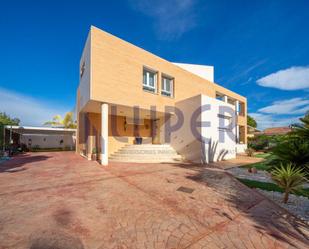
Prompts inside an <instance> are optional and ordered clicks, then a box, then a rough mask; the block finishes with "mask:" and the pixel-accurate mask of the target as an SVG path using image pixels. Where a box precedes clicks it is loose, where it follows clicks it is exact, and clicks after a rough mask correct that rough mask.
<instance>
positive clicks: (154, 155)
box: [109, 144, 182, 163]
mask: <svg viewBox="0 0 309 249" xmlns="http://www.w3.org/2000/svg"><path fill="white" fill-rule="evenodd" d="M109 160H111V161H115V162H116V161H118V162H140V163H162V162H168V163H175V162H178V163H180V162H182V157H181V156H180V155H178V154H177V152H176V151H175V150H174V149H173V148H172V147H171V146H170V145H169V144H141V145H139V144H138V145H137V144H134V145H126V146H124V147H122V148H121V149H119V150H118V151H116V152H115V153H113V154H112V155H111V156H110V157H109Z"/></svg>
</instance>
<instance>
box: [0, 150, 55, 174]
mask: <svg viewBox="0 0 309 249" xmlns="http://www.w3.org/2000/svg"><path fill="white" fill-rule="evenodd" d="M48 158H50V157H49V156H46V155H30V154H27V153H25V154H20V155H17V156H15V157H13V159H11V160H9V161H6V162H3V163H1V164H0V173H16V172H20V171H24V170H26V168H23V166H24V165H26V164H29V163H34V162H40V161H45V160H47V159H48Z"/></svg>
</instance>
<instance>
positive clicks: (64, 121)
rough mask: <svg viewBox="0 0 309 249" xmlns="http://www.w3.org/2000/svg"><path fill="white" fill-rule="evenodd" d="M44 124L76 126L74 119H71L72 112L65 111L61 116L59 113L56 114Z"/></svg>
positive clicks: (66, 126)
mask: <svg viewBox="0 0 309 249" xmlns="http://www.w3.org/2000/svg"><path fill="white" fill-rule="evenodd" d="M44 125H51V126H62V127H64V128H72V129H75V128H76V121H74V120H73V112H67V113H66V114H65V116H64V118H62V117H61V116H60V115H56V116H54V117H53V120H52V121H47V122H45V123H44Z"/></svg>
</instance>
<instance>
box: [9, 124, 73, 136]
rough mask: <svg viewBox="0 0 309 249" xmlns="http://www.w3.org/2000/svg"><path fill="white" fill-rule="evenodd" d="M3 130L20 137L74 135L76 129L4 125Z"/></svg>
mask: <svg viewBox="0 0 309 249" xmlns="http://www.w3.org/2000/svg"><path fill="white" fill-rule="evenodd" d="M4 127H5V129H7V130H11V129H12V131H13V132H16V133H18V134H22V135H37V134H47V135H56V134H57V135H60V134H63V135H64V134H75V133H76V129H67V128H54V127H35V126H17V125H6V126H4Z"/></svg>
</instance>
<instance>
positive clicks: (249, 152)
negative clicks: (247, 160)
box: [245, 148, 254, 157]
mask: <svg viewBox="0 0 309 249" xmlns="http://www.w3.org/2000/svg"><path fill="white" fill-rule="evenodd" d="M245 152H246V154H247V156H249V157H252V156H253V155H254V149H253V148H248V149H246V151H245Z"/></svg>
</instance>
